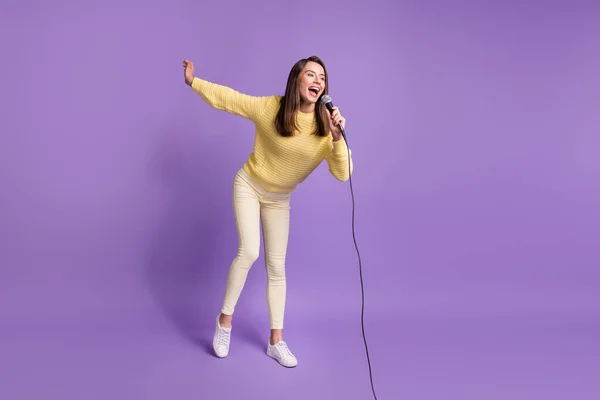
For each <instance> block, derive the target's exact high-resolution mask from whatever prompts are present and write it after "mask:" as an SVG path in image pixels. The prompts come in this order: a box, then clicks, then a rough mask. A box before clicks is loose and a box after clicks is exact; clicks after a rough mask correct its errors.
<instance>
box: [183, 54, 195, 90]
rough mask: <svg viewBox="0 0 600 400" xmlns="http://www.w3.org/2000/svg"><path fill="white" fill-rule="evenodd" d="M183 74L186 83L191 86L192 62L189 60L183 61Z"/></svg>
mask: <svg viewBox="0 0 600 400" xmlns="http://www.w3.org/2000/svg"><path fill="white" fill-rule="evenodd" d="M183 76H184V79H185V83H186V85H190V86H191V84H192V81H193V80H194V64H193V63H192V62H191V61H189V60H184V61H183Z"/></svg>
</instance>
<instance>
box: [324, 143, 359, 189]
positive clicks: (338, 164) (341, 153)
mask: <svg viewBox="0 0 600 400" xmlns="http://www.w3.org/2000/svg"><path fill="white" fill-rule="evenodd" d="M348 153H350V154H348ZM326 160H327V164H328V165H329V172H330V173H331V175H333V176H334V177H335V178H336V179H337V180H339V181H341V182H345V181H347V180H348V179H350V175H351V174H352V172H353V171H354V163H353V161H352V150H350V149H349V148H348V147H347V145H346V141H345V140H344V139H340V140H338V141H337V142H333V141H332V142H331V147H330V150H329V154H328V155H327V157H326ZM348 161H350V164H348Z"/></svg>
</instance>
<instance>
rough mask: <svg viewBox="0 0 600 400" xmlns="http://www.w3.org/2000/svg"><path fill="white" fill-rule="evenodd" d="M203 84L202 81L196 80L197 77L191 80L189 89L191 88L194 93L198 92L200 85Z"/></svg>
mask: <svg viewBox="0 0 600 400" xmlns="http://www.w3.org/2000/svg"><path fill="white" fill-rule="evenodd" d="M205 82H206V81H204V80H202V79H200V78H198V77H196V76H195V77H194V79H192V85H191V87H192V89H194V90H195V91H197V92H198V91H200V89H201V87H202V84H204V83H205Z"/></svg>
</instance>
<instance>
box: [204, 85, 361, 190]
mask: <svg viewBox="0 0 600 400" xmlns="http://www.w3.org/2000/svg"><path fill="white" fill-rule="evenodd" d="M192 89H193V90H194V91H195V92H196V93H198V94H199V95H200V96H201V97H202V98H203V99H204V100H205V101H206V102H207V103H208V104H209V105H210V106H212V107H214V108H216V109H218V110H222V111H227V112H229V113H232V114H235V115H239V116H242V117H244V118H248V119H250V120H251V121H253V122H254V125H255V126H256V133H255V139H254V150H253V152H252V153H250V155H249V157H248V160H247V161H246V163H245V164H244V167H243V168H244V170H245V171H246V173H248V175H250V177H252V178H253V179H254V180H256V182H257V183H258V184H260V185H261V186H263V187H264V188H265V189H266V190H269V191H271V192H278V193H290V192H292V191H293V190H294V189H295V188H296V185H298V184H299V183H301V182H303V181H304V180H305V179H306V178H307V177H308V176H309V175H310V174H311V173H312V172H313V171H314V170H315V168H317V167H318V166H319V164H320V163H321V162H322V161H323V160H326V161H327V164H328V166H329V172H330V173H331V174H332V175H333V176H334V177H335V178H337V179H338V180H340V181H342V182H344V181H346V180H348V179H349V173H351V172H352V170H353V168H354V166H353V163H352V159H351V157H350V170H349V168H348V167H349V165H348V148H347V147H346V141H345V140H343V139H341V140H339V141H337V142H334V141H333V138H332V136H331V134H329V135H328V136H325V137H320V136H317V135H313V134H311V132H314V129H315V127H316V119H315V114H314V113H303V112H300V111H299V112H297V115H296V120H297V121H298V126H299V130H300V131H299V132H296V134H295V135H294V136H291V137H283V136H281V135H280V134H279V133H278V132H277V131H276V129H275V116H276V115H277V111H278V109H279V100H280V99H281V96H276V95H273V96H263V97H258V96H249V95H246V94H243V93H239V92H237V91H235V90H233V89H231V88H228V87H226V86H222V85H218V84H215V83H211V82H208V81H206V80H203V79H200V78H194V80H193V82H192ZM350 154H352V152H351V151H350Z"/></svg>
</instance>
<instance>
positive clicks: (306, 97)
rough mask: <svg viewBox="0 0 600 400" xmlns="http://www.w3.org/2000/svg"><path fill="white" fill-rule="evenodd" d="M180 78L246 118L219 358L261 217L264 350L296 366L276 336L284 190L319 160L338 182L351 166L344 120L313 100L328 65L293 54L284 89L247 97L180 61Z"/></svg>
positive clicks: (286, 205)
mask: <svg viewBox="0 0 600 400" xmlns="http://www.w3.org/2000/svg"><path fill="white" fill-rule="evenodd" d="M183 67H184V77H185V82H186V84H187V85H189V86H190V87H191V88H192V89H193V90H194V91H195V92H197V93H198V94H199V95H200V96H201V97H202V98H203V99H204V101H205V102H206V103H208V104H209V105H210V106H212V107H214V108H216V109H218V110H223V111H227V112H229V113H232V114H235V115H239V116H242V117H244V118H248V119H250V120H252V121H253V122H254V124H255V127H256V131H255V135H256V136H255V141H254V150H253V152H252V153H251V154H250V155H249V157H248V160H247V161H246V163H245V164H244V165H243V167H242V168H241V169H240V170H239V171H238V173H237V174H236V176H235V179H234V185H233V209H234V213H235V220H236V226H237V231H238V252H237V256H236V257H235V259H234V260H233V262H232V264H231V266H230V269H229V274H228V278H227V285H226V289H225V298H224V302H223V307H222V309H221V313H220V315H218V316H217V318H216V327H215V333H214V338H213V348H214V351H215V354H216V355H217V356H218V357H221V358H222V357H226V356H227V354H228V353H229V343H230V335H231V326H232V325H231V322H232V317H233V312H234V308H235V306H236V303H237V301H238V298H239V296H240V294H241V291H242V288H243V286H244V284H245V282H246V277H247V274H248V271H249V270H250V267H251V266H252V265H253V264H254V262H255V261H256V259H257V258H258V255H259V249H260V222H261V221H262V227H263V233H264V245H265V263H266V268H267V277H268V283H267V303H268V309H269V317H270V327H271V337H270V340H269V342H268V344H267V354H268V355H269V356H270V357H272V358H274V359H275V360H277V361H278V362H279V363H280V364H281V365H283V366H285V367H294V366H296V365H297V360H296V357H295V356H294V355H293V353H292V352H291V351H290V350H289V348H288V347H287V344H286V342H285V341H283V334H282V330H283V316H284V308H285V301H286V278H285V261H286V250H287V243H288V233H289V225H290V197H291V194H292V192H293V191H294V189H295V188H296V185H297V184H299V183H301V182H302V181H304V180H305V179H306V178H307V177H308V175H310V173H312V171H313V170H314V169H315V168H316V167H317V166H318V165H319V164H320V163H321V162H322V161H323V160H326V161H327V163H328V165H329V171H330V173H331V174H332V175H333V176H334V177H335V178H337V179H338V180H340V181H342V182H344V181H346V180H347V179H349V174H350V173H352V169H353V166H352V162H351V160H350V164H349V160H348V157H349V153H350V154H351V152H349V150H348V149H347V147H346V143H345V141H344V140H343V138H342V132H341V130H340V128H339V125H341V126H342V127H345V124H346V120H345V118H344V117H343V116H342V115H341V114H340V111H339V109H338V108H337V107H334V108H333V112H329V111H328V110H327V108H326V107H325V106H324V105H323V104H322V103H321V102H320V101H319V99H320V98H321V96H322V95H323V94H326V93H327V91H328V81H327V70H326V68H325V65H324V64H323V62H322V61H321V60H320V59H319V58H318V57H315V56H313V57H310V58H307V59H302V60H300V61H298V62H297V63H296V64H295V65H294V66H293V68H292V70H291V71H290V74H289V77H288V81H287V86H286V89H285V95H284V96H276V95H273V96H262V97H258V96H249V95H246V94H242V93H239V92H237V91H235V90H233V89H231V88H228V87H225V86H221V85H217V84H215V83H211V82H208V81H206V80H204V79H200V78H198V77H196V76H195V75H194V65H193V64H192V62H190V61H188V60H185V61H184V62H183Z"/></svg>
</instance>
